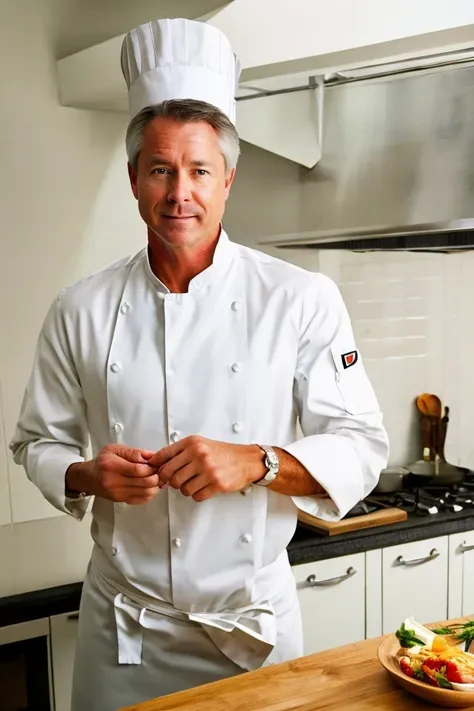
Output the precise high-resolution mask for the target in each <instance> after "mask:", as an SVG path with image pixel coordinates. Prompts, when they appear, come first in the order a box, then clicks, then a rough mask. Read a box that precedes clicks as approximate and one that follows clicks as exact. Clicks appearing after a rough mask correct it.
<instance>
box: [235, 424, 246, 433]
mask: <svg viewBox="0 0 474 711" xmlns="http://www.w3.org/2000/svg"><path fill="white" fill-rule="evenodd" d="M243 429H244V426H243V424H242V423H241V422H234V424H233V425H232V430H233V431H234V432H235V433H238V432H242V430H243Z"/></svg>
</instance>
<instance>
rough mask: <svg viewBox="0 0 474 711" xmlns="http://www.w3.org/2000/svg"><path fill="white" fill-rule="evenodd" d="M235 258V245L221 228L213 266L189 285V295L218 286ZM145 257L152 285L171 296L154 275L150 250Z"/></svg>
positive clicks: (161, 292)
mask: <svg viewBox="0 0 474 711" xmlns="http://www.w3.org/2000/svg"><path fill="white" fill-rule="evenodd" d="M234 256H235V245H234V244H233V243H232V242H231V241H230V240H229V237H228V236H227V233H226V232H225V230H224V229H223V228H222V226H221V233H220V236H219V241H218V243H217V246H216V249H215V251H214V257H213V260H212V264H211V265H210V266H209V267H207V269H204V271H202V272H201V273H200V274H198V275H197V276H195V277H194V279H192V280H191V281H190V283H189V293H190V294H191V293H193V292H201V291H208V290H210V289H211V288H212V287H213V286H215V285H216V284H218V283H219V282H220V281H221V279H222V278H223V276H225V274H227V272H228V270H229V268H230V266H231V264H232V262H233V260H234ZM144 257H145V270H146V273H147V276H148V278H149V279H150V281H151V283H152V284H153V285H154V286H155V288H156V289H157V291H158V292H159V293H160V294H163V295H165V294H170V293H171V292H170V290H169V289H168V287H167V286H165V284H163V282H162V281H161V280H160V279H158V277H157V276H156V275H155V274H154V273H153V270H152V268H151V265H150V257H149V254H148V248H145V250H144Z"/></svg>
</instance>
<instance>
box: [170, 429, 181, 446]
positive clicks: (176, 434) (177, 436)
mask: <svg viewBox="0 0 474 711" xmlns="http://www.w3.org/2000/svg"><path fill="white" fill-rule="evenodd" d="M180 439H181V432H179V431H178V430H175V431H174V432H172V433H171V434H170V440H171V441H172V442H173V444H174V443H175V442H179V440H180Z"/></svg>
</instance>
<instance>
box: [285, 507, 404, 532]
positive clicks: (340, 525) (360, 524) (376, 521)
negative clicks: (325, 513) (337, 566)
mask: <svg viewBox="0 0 474 711" xmlns="http://www.w3.org/2000/svg"><path fill="white" fill-rule="evenodd" d="M407 518H408V514H407V512H406V511H403V509H395V508H386V509H382V510H381V511H374V512H373V513H370V514H365V515H363V516H353V517H352V518H343V519H342V521H322V520H321V519H320V518H316V517H315V516H311V515H310V514H307V513H305V512H304V511H299V512H298V521H299V522H300V523H302V524H303V525H304V526H307V527H308V528H311V529H312V530H314V531H315V532H316V533H319V534H320V535H321V536H335V535H337V534H339V533H348V532H349V531H358V530H359V529H361V528H373V527H374V526H386V525H387V524H389V523H398V521H406V519H407Z"/></svg>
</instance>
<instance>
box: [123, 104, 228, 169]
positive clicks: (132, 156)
mask: <svg viewBox="0 0 474 711" xmlns="http://www.w3.org/2000/svg"><path fill="white" fill-rule="evenodd" d="M157 117H161V118H172V119H175V120H176V121H178V122H179V123H197V122H199V121H205V122H206V123H208V124H209V125H210V126H212V128H213V129H214V130H215V132H216V133H217V135H218V138H219V143H220V148H221V152H222V155H223V156H224V160H225V167H226V173H227V174H228V173H230V171H231V170H232V169H233V168H235V167H236V166H237V161H238V159H239V155H240V142H239V135H238V133H237V131H236V130H235V127H234V125H233V123H232V122H231V121H230V119H229V118H227V116H226V115H225V114H224V113H223V112H222V111H221V110H220V109H218V108H216V107H215V106H212V105H211V104H208V103H206V102H205V101H196V100H195V99H173V100H169V101H163V102H161V103H160V104H155V105H154V106H147V107H146V108H145V109H142V110H141V111H140V113H138V114H137V115H136V116H135V118H133V119H132V120H131V122H130V124H129V126H128V129H127V136H126V139H125V143H126V147H127V156H128V162H129V163H130V165H131V166H132V168H133V169H134V170H135V171H136V170H137V164H138V156H139V153H140V151H141V149H142V147H143V134H144V132H145V128H146V126H147V124H149V123H150V121H152V120H153V119H154V118H157Z"/></svg>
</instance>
